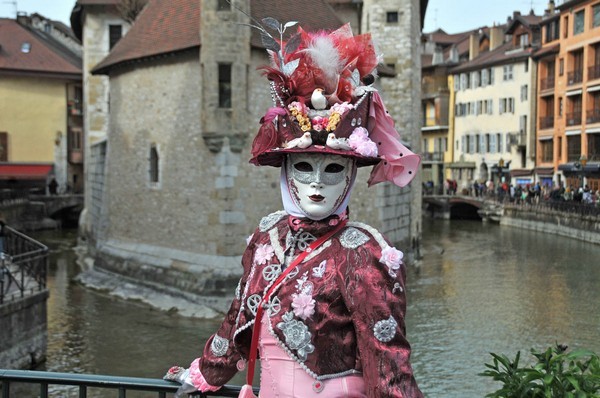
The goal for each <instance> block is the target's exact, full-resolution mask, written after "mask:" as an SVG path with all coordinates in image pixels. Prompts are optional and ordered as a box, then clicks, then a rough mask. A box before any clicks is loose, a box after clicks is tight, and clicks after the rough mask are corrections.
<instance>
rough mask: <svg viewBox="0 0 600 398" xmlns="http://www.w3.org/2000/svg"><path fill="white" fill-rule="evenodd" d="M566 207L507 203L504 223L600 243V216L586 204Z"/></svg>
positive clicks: (503, 215)
mask: <svg viewBox="0 0 600 398" xmlns="http://www.w3.org/2000/svg"><path fill="white" fill-rule="evenodd" d="M569 209H570V211H565V210H566V209H562V208H561V207H560V206H556V205H554V204H552V203H545V202H543V203H540V204H537V205H531V204H523V205H514V204H504V205H503V209H502V215H501V217H500V225H504V226H509V227H514V228H521V229H527V230H531V231H538V232H543V233H546V234H553V235H558V236H564V237H568V238H572V239H578V240H580V241H583V242H587V243H593V244H596V245H600V216H598V215H597V212H586V211H585V207H581V208H577V207H570V208H569Z"/></svg>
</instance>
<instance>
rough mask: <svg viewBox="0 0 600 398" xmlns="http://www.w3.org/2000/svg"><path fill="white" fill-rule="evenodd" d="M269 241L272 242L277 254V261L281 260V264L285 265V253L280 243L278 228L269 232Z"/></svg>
mask: <svg viewBox="0 0 600 398" xmlns="http://www.w3.org/2000/svg"><path fill="white" fill-rule="evenodd" d="M269 240H270V241H271V247H272V248H273V251H274V252H275V256H276V257H277V260H279V263H280V264H283V263H284V261H285V253H284V249H283V247H281V243H279V231H278V230H277V228H273V229H272V230H270V231H269Z"/></svg>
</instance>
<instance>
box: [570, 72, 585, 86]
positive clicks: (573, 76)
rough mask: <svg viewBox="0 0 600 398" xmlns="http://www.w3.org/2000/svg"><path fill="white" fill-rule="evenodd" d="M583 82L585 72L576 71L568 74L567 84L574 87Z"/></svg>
mask: <svg viewBox="0 0 600 398" xmlns="http://www.w3.org/2000/svg"><path fill="white" fill-rule="evenodd" d="M582 81H583V71H581V70H574V71H571V72H569V73H567V84H568V85H569V86H572V85H573V84H577V83H581V82H582Z"/></svg>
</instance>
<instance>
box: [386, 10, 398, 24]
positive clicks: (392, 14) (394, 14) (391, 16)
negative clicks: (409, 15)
mask: <svg viewBox="0 0 600 398" xmlns="http://www.w3.org/2000/svg"><path fill="white" fill-rule="evenodd" d="M386 22H387V23H398V11H389V12H387V13H386Z"/></svg>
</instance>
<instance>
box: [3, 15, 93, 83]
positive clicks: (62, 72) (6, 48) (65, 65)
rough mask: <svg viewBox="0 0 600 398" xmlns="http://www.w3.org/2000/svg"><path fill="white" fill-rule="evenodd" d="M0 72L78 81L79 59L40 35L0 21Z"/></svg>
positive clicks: (58, 44)
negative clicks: (26, 45) (24, 48)
mask: <svg viewBox="0 0 600 398" xmlns="http://www.w3.org/2000/svg"><path fill="white" fill-rule="evenodd" d="M24 43H29V45H30V47H29V52H23V51H22V48H23V47H22V46H23V44H24ZM0 73H11V74H35V75H38V76H39V75H40V74H42V75H44V76H47V77H56V78H66V79H81V75H82V69H81V59H80V58H78V57H77V56H75V55H74V54H73V53H71V52H70V51H69V50H68V49H67V48H66V47H64V46H63V45H62V44H60V43H59V42H57V41H55V40H53V39H52V38H51V37H50V36H48V35H45V34H44V33H43V32H39V31H37V30H34V29H28V28H27V27H25V26H23V25H21V24H19V23H18V22H17V21H15V20H13V19H7V18H0Z"/></svg>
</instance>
